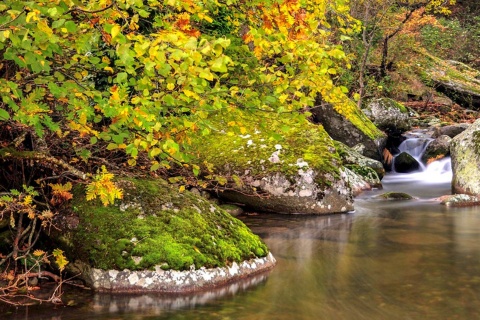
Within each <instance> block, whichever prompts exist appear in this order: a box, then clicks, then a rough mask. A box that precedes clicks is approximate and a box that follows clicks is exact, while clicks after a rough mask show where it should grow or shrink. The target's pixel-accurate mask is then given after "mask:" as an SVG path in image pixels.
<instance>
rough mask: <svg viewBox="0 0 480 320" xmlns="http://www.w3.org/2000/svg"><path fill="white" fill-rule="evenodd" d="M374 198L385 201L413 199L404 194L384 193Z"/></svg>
mask: <svg viewBox="0 0 480 320" xmlns="http://www.w3.org/2000/svg"><path fill="white" fill-rule="evenodd" d="M376 197H377V198H382V199H386V200H412V199H415V198H414V197H412V196H411V195H409V194H408V193H404V192H386V193H382V194H380V195H378V196H376Z"/></svg>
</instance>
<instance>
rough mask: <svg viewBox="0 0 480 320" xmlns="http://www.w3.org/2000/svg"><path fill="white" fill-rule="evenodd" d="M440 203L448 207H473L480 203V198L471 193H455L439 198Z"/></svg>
mask: <svg viewBox="0 0 480 320" xmlns="http://www.w3.org/2000/svg"><path fill="white" fill-rule="evenodd" d="M439 200H440V204H443V205H445V206H447V207H472V206H479V205H480V198H479V197H477V196H472V195H469V194H453V195H447V196H443V197H440V198H439Z"/></svg>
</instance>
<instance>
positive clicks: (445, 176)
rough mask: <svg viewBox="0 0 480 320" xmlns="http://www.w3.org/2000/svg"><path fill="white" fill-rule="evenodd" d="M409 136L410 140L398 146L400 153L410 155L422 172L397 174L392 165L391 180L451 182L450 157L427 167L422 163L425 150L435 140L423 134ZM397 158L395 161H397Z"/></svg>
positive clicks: (433, 182) (429, 182)
mask: <svg viewBox="0 0 480 320" xmlns="http://www.w3.org/2000/svg"><path fill="white" fill-rule="evenodd" d="M409 136H410V137H409V138H407V139H406V140H405V141H403V142H402V143H401V144H400V145H399V146H398V150H399V151H400V152H399V154H400V153H402V152H406V153H408V154H410V155H411V156H412V157H413V158H414V159H415V160H417V162H418V163H419V164H420V170H418V171H415V172H413V173H397V172H395V171H394V166H393V165H392V172H393V173H394V174H393V175H392V176H391V177H390V179H392V180H395V181H405V180H410V181H422V182H423V183H427V184H439V183H449V182H451V180H452V165H451V159H450V157H445V158H443V159H439V160H436V161H433V162H432V163H429V164H427V165H425V164H424V163H423V162H422V156H423V154H424V152H425V150H426V149H427V147H428V145H429V144H430V143H431V142H432V141H433V140H434V139H432V138H430V137H428V136H425V135H423V134H421V133H420V134H419V135H417V134H415V133H411V134H410V135H409ZM396 156H398V155H396ZM396 156H395V157H396ZM395 157H394V160H393V161H395ZM390 179H388V180H390Z"/></svg>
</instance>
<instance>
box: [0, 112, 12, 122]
mask: <svg viewBox="0 0 480 320" xmlns="http://www.w3.org/2000/svg"><path fill="white" fill-rule="evenodd" d="M8 119H10V114H9V113H8V112H7V111H6V110H3V109H0V121H6V120H8Z"/></svg>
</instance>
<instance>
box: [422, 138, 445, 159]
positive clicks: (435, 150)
mask: <svg viewBox="0 0 480 320" xmlns="http://www.w3.org/2000/svg"><path fill="white" fill-rule="evenodd" d="M451 141H452V138H450V137H449V136H448V135H442V136H439V137H438V138H436V139H435V140H433V141H432V142H431V143H430V144H429V145H428V146H427V147H426V148H425V152H424V153H423V154H422V161H423V163H430V162H432V161H435V160H438V159H441V158H444V157H446V156H448V155H449V154H450V143H451Z"/></svg>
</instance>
